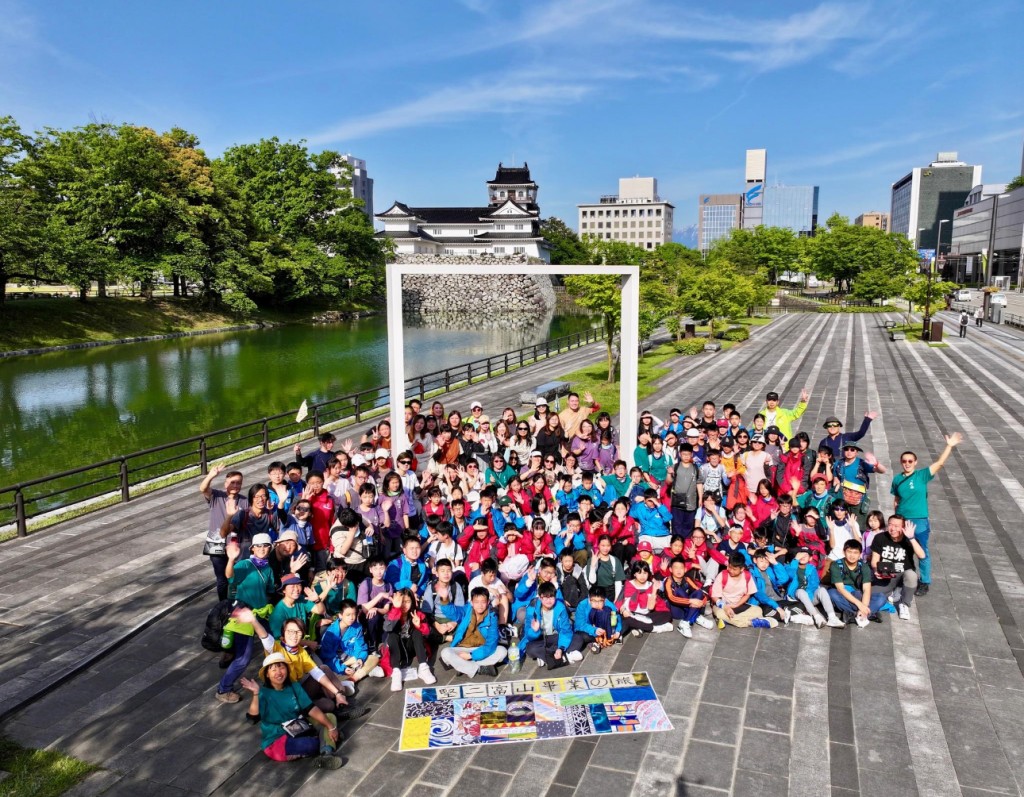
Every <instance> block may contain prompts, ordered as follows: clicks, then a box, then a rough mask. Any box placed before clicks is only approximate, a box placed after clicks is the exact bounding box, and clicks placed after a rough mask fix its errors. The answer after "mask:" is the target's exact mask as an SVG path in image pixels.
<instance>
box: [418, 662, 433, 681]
mask: <svg viewBox="0 0 1024 797" xmlns="http://www.w3.org/2000/svg"><path fill="white" fill-rule="evenodd" d="M418 672H419V675H420V680H421V681H423V683H425V684H428V685H429V684H436V683H437V678H435V677H434V673H432V672H431V671H430V667H429V666H428V665H426V664H421V665H420V668H419V671H418Z"/></svg>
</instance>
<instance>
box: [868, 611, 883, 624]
mask: <svg viewBox="0 0 1024 797" xmlns="http://www.w3.org/2000/svg"><path fill="white" fill-rule="evenodd" d="M868 619H869V620H870V621H871V622H873V623H881V622H882V615H881V614H879V613H878V612H875V613H874V614H869V615H868Z"/></svg>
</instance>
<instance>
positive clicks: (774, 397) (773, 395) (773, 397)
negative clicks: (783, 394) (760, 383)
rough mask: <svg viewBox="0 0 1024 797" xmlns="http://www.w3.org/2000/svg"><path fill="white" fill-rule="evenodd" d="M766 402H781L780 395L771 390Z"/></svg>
mask: <svg viewBox="0 0 1024 797" xmlns="http://www.w3.org/2000/svg"><path fill="white" fill-rule="evenodd" d="M765 400H766V401H773V400H774V401H778V400H779V394H778V393H776V392H775V391H774V390H770V391H768V395H767V396H765Z"/></svg>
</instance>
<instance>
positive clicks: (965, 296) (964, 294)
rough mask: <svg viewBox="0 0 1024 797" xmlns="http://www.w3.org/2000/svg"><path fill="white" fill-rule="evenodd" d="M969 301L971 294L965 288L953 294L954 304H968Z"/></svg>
mask: <svg viewBox="0 0 1024 797" xmlns="http://www.w3.org/2000/svg"><path fill="white" fill-rule="evenodd" d="M970 300H971V292H970V291H969V290H968V289H967V288H961V289H960V290H958V291H957V292H956V293H955V294H953V301H955V302H969V301H970Z"/></svg>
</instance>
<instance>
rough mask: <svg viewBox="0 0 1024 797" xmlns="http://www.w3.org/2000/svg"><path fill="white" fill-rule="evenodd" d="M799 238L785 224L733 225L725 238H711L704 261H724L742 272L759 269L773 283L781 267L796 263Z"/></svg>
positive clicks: (790, 269)
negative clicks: (713, 241)
mask: <svg viewBox="0 0 1024 797" xmlns="http://www.w3.org/2000/svg"><path fill="white" fill-rule="evenodd" d="M799 257H800V242H799V239H798V238H797V236H796V233H794V232H793V231H792V230H790V229H788V228H786V227H765V226H763V225H761V226H758V227H755V228H754V229H753V230H746V229H735V230H733V231H732V232H731V233H730V234H729V236H728V237H727V238H722V239H720V240H719V241H717V242H715V245H714V246H713V247H711V251H710V252H709V253H708V262H710V263H715V262H716V261H718V260H724V261H726V262H728V263H729V264H730V265H731V266H732V267H733V268H736V269H738V270H739V271H740V272H741V273H743V274H748V275H754V274H757V273H759V272H760V273H761V274H762V275H763V277H764V279H765V280H766V281H767V282H769V283H772V284H774V283H776V282H778V280H779V275H780V274H782V273H783V272H784V271H792V270H794V269H795V268H797V267H798V262H799Z"/></svg>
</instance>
